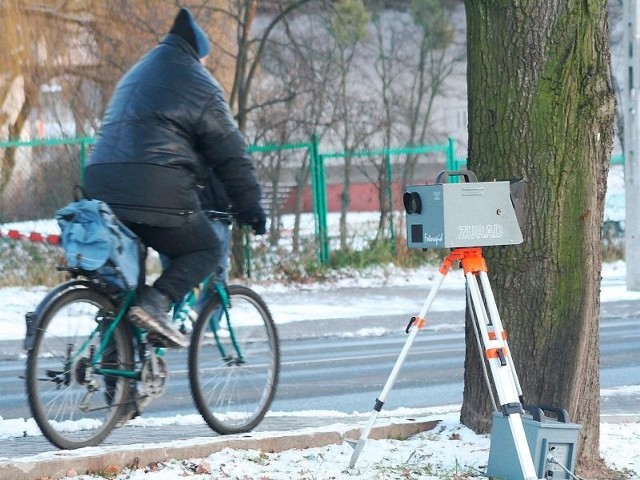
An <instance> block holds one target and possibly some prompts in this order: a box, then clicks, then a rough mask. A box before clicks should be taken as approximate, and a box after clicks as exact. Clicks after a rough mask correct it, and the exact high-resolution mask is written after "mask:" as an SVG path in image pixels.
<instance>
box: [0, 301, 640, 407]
mask: <svg viewBox="0 0 640 480" xmlns="http://www.w3.org/2000/svg"><path fill="white" fill-rule="evenodd" d="M346 290H348V289H346ZM351 293H352V294H355V292H351ZM342 294H345V295H346V294H349V292H347V291H342ZM407 295H410V292H409V291H407ZM408 318H409V315H407V314H404V313H399V314H398V315H384V316H377V315H369V316H366V317H360V318H354V317H351V318H345V319H336V318H334V319H328V320H319V321H305V322H293V323H288V324H283V325H280V327H279V331H280V333H281V348H282V369H281V376H280V384H279V387H278V394H277V396H276V400H275V401H274V403H273V405H272V410H273V411H283V412H292V411H301V410H337V411H340V412H344V413H351V412H354V411H359V412H368V411H370V410H371V408H372V406H373V402H374V401H375V399H376V398H377V396H378V395H379V394H380V392H381V390H382V387H383V386H384V383H385V381H386V380H387V378H388V376H389V373H390V372H391V369H392V367H393V364H394V363H395V361H396V359H397V358H398V355H399V353H400V351H401V349H402V346H403V345H404V343H405V340H406V334H405V333H404V327H405V325H406V320H408ZM430 318H431V320H430V322H429V326H428V328H427V329H425V330H424V331H422V332H420V333H419V335H418V337H417V339H416V341H415V343H414V344H413V346H412V348H411V351H410V353H409V356H408V358H407V361H406V362H405V364H404V365H403V367H402V370H401V372H400V375H399V377H398V380H397V382H396V385H395V386H394V388H393V390H392V392H391V393H390V395H389V396H388V398H387V402H386V404H385V407H384V408H385V409H394V408H398V407H416V408H419V407H428V406H436V405H445V404H454V403H460V402H461V401H462V378H463V365H464V334H463V329H462V325H463V321H464V319H463V313H462V312H459V311H458V312H437V313H434V314H433V315H431V316H430ZM363 329H376V330H375V331H377V332H379V334H380V335H379V336H359V334H358V332H362V330H363ZM16 343H17V342H16ZM15 348H16V345H15V344H14V345H10V344H8V343H6V342H4V343H0V351H3V352H5V354H4V361H0V392H1V393H0V416H2V418H4V419H10V418H20V417H22V418H29V417H30V416H31V415H30V413H29V411H28V407H27V406H26V403H25V394H24V382H23V381H22V380H21V379H20V378H19V377H20V375H22V373H23V369H24V359H23V358H20V357H19V355H17V354H8V353H7V352H9V351H15ZM165 360H167V363H168V365H169V372H170V379H169V382H168V387H167V392H166V393H165V394H164V395H163V396H162V397H160V398H157V399H155V400H154V401H153V402H152V403H151V404H150V405H149V406H148V407H147V409H146V411H145V416H163V417H164V416H172V415H176V414H183V415H184V414H189V413H196V410H195V407H194V406H193V403H192V400H191V395H190V392H189V385H188V378H187V369H186V368H187V360H186V352H184V351H169V352H168V354H167V355H166V356H165ZM600 380H601V387H602V388H603V389H611V388H614V387H622V386H629V385H640V301H620V302H609V303H604V304H603V306H602V315H601V379H600ZM636 390H637V389H636ZM525 393H526V392H525ZM639 397H640V394H638V393H633V392H631V393H628V394H624V393H623V394H615V395H605V396H603V401H602V413H604V414H607V413H610V414H614V413H638V406H639V405H640V398H639Z"/></svg>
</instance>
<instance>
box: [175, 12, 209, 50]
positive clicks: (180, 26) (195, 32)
mask: <svg viewBox="0 0 640 480" xmlns="http://www.w3.org/2000/svg"><path fill="white" fill-rule="evenodd" d="M169 33H173V34H174V35H179V36H180V37H182V38H184V39H185V40H186V41H187V42H189V45H191V46H192V47H193V49H194V50H195V51H196V53H197V55H198V58H202V57H205V56H206V55H207V54H208V53H209V40H207V34H206V33H204V31H203V30H202V28H200V25H198V22H196V19H195V18H193V15H191V12H190V11H189V10H188V9H186V8H181V9H180V11H179V12H178V15H177V16H176V19H175V21H174V22H173V27H171V30H169Z"/></svg>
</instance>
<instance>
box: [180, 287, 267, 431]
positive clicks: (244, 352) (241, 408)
mask: <svg viewBox="0 0 640 480" xmlns="http://www.w3.org/2000/svg"><path fill="white" fill-rule="evenodd" d="M227 291H228V294H229V303H230V306H229V308H228V314H229V317H228V318H227V317H226V315H225V314H224V313H223V314H222V319H220V320H219V321H218V319H217V318H216V317H217V315H216V310H217V309H218V308H219V306H220V303H219V301H217V300H216V301H212V302H209V304H208V305H207V306H206V307H205V309H204V310H203V311H202V313H201V314H200V316H199V317H198V321H197V323H196V326H195V327H194V329H193V332H192V334H191V335H192V336H191V345H190V347H189V383H190V386H191V394H192V396H193V400H194V402H195V404H196V407H197V408H198V411H199V412H200V414H201V415H202V417H203V418H204V420H205V421H206V422H207V424H208V425H209V426H210V427H211V428H212V429H213V430H215V431H216V432H218V433H220V434H221V435H226V434H232V433H243V432H248V431H250V430H252V429H254V428H255V427H256V426H257V425H258V424H259V423H260V421H261V420H262V419H263V417H264V416H265V414H266V413H267V411H268V409H269V407H270V405H271V402H272V401H273V397H274V395H275V393H276V388H277V385H278V376H279V374H280V346H279V341H278V332H277V330H276V326H275V323H274V322H273V318H272V317H271V313H270V312H269V309H268V307H267V305H266V304H265V303H264V300H263V299H262V298H261V297H260V296H259V295H258V294H257V293H256V292H254V291H253V290H251V289H249V288H247V287H245V286H242V285H231V286H229V287H228V290H227Z"/></svg>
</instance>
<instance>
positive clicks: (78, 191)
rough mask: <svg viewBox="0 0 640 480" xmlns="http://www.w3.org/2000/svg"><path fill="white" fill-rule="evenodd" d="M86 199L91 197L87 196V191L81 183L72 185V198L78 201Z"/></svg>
mask: <svg viewBox="0 0 640 480" xmlns="http://www.w3.org/2000/svg"><path fill="white" fill-rule="evenodd" d="M83 198H84V199H86V200H91V198H90V197H89V195H87V192H85V190H84V188H82V185H78V184H76V185H74V186H73V199H74V200H75V201H76V202H78V201H80V200H82V199H83Z"/></svg>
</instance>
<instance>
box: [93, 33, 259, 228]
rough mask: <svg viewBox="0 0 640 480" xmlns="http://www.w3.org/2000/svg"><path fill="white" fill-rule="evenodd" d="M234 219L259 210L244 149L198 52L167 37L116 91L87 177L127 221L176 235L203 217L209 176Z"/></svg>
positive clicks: (254, 181) (177, 38)
mask: <svg viewBox="0 0 640 480" xmlns="http://www.w3.org/2000/svg"><path fill="white" fill-rule="evenodd" d="M208 167H210V168H211V169H212V170H213V172H214V174H215V176H216V177H217V178H218V179H219V180H220V182H221V183H222V184H223V185H224V186H225V191H226V194H227V195H228V197H229V199H230V201H231V203H232V205H233V209H234V211H236V212H243V211H251V210H252V209H255V208H256V206H259V202H260V196H261V192H260V188H259V186H258V181H257V178H256V174H255V170H254V166H253V163H252V160H251V157H250V156H249V155H248V154H247V151H246V142H245V139H244V137H243V136H242V134H241V132H240V131H239V130H238V127H237V125H236V123H235V121H234V119H233V117H232V115H231V111H230V109H229V106H228V103H227V102H226V100H225V98H224V93H223V91H222V89H221V87H220V85H219V84H218V83H217V82H216V80H215V79H214V78H213V77H212V76H211V75H210V73H209V72H208V71H207V70H206V69H205V68H204V67H203V66H202V65H201V64H200V62H199V61H198V57H197V54H196V51H195V50H194V48H193V47H192V46H191V45H190V44H189V43H188V42H187V41H185V40H184V39H183V38H182V37H181V36H179V35H175V34H168V35H166V36H165V38H164V39H163V40H162V41H161V42H160V44H159V45H158V46H156V47H155V48H154V49H153V50H151V51H150V52H148V53H147V54H146V55H145V56H144V57H143V58H142V59H141V60H140V61H139V62H138V63H137V64H136V65H134V66H133V67H132V68H131V69H130V70H129V71H128V72H127V73H126V74H125V75H124V77H123V78H122V79H121V80H120V82H119V83H118V85H117V87H116V90H115V92H114V95H113V97H112V99H111V102H110V104H109V107H108V109H107V112H106V114H105V116H104V118H103V121H102V125H101V127H100V130H99V134H98V138H97V141H96V144H95V146H94V148H93V150H92V152H91V155H90V158H89V160H88V162H87V165H86V169H85V172H84V187H85V190H86V191H87V193H88V195H89V196H91V197H93V198H97V199H100V200H103V201H105V202H107V203H108V204H110V205H111V206H112V208H113V210H114V211H115V213H116V214H117V215H118V216H119V217H120V218H121V219H123V220H124V221H127V222H135V223H145V224H148V225H155V226H163V227H175V226H180V225H182V224H183V223H184V222H186V221H187V220H188V218H189V216H190V214H192V213H193V212H195V211H198V210H200V208H201V206H200V201H199V197H198V188H200V187H199V185H200V184H201V183H202V182H203V181H206V178H207V173H206V172H207V168H208Z"/></svg>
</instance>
